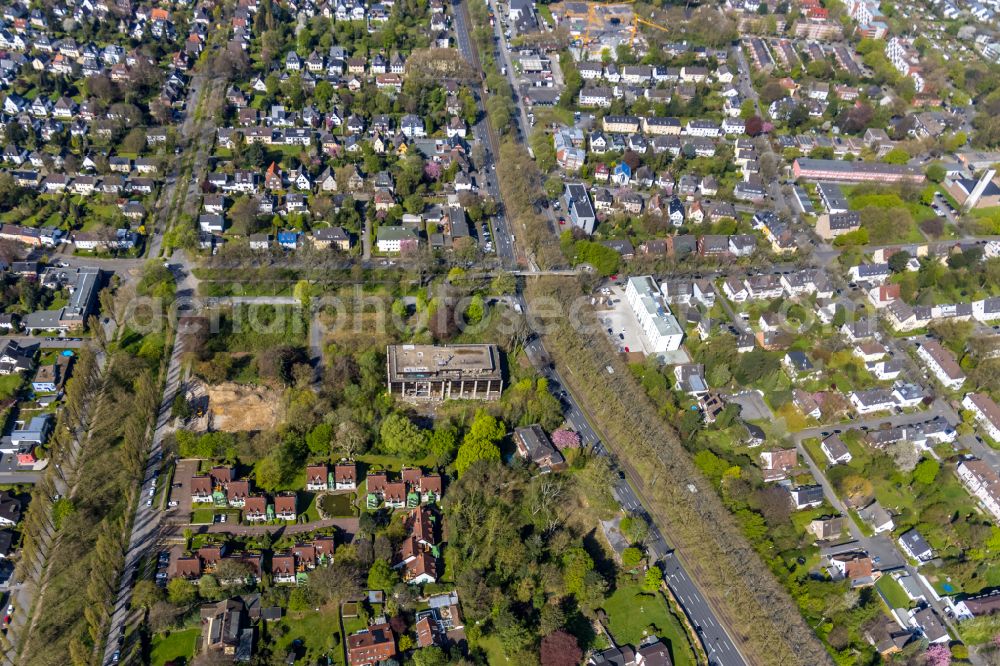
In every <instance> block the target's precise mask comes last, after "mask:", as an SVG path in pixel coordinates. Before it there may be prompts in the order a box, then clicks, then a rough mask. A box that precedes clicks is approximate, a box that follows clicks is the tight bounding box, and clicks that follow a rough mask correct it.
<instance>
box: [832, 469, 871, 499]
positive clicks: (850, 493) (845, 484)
mask: <svg viewBox="0 0 1000 666" xmlns="http://www.w3.org/2000/svg"><path fill="white" fill-rule="evenodd" d="M840 488H841V490H842V491H843V493H844V494H845V495H846V496H847V501H848V502H850V503H851V504H853V505H855V506H858V505H860V504H862V503H863V501H864V500H866V499H867V498H869V497H871V495H872V482H871V481H869V480H868V479H866V478H865V477H863V476H860V475H857V474H851V475H848V476H845V477H844V478H843V480H842V481H841V482H840Z"/></svg>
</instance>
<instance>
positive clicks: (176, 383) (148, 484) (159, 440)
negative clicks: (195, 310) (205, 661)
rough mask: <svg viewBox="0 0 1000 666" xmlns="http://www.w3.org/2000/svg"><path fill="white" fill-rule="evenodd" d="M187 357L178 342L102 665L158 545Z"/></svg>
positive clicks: (181, 287) (180, 272)
mask: <svg viewBox="0 0 1000 666" xmlns="http://www.w3.org/2000/svg"><path fill="white" fill-rule="evenodd" d="M172 270H173V271H174V275H175V277H176V278H177V283H178V290H177V296H178V297H179V298H183V297H185V296H191V295H193V294H192V293H191V289H190V286H188V285H189V284H190V283H189V282H187V280H186V278H187V273H186V272H185V271H184V269H183V267H182V266H181V265H174V266H172ZM183 354H184V345H183V344H182V343H181V340H180V339H175V341H174V345H173V348H172V350H171V353H170V362H169V364H168V365H167V378H166V384H165V386H164V390H163V398H162V400H161V401H160V406H159V408H158V410H157V414H156V425H155V428H154V430H153V441H152V444H151V446H150V452H149V458H148V459H147V461H146V469H145V472H144V474H143V482H142V486H141V491H140V494H139V499H138V501H137V502H136V507H135V516H134V518H133V521H132V532H131V534H130V536H129V542H128V548H127V550H126V551H125V566H124V568H123V570H122V575H121V578H120V579H119V583H118V591H117V593H116V595H115V605H114V609H113V610H112V612H111V621H110V623H109V627H108V640H107V644H106V645H105V649H104V658H103V661H102V663H104V664H113V663H115V662H114V659H113V657H114V654H115V652H116V651H117V650H118V642H117V639H118V636H119V634H120V632H122V631H123V630H124V628H125V626H126V623H127V620H128V614H129V606H130V601H131V598H132V584H133V578H134V577H135V575H136V570H137V568H138V566H139V564H140V563H141V561H142V557H143V555H144V554H145V553H146V551H147V550H148V549H150V548H151V547H153V546H154V545H155V544H156V541H157V537H158V535H159V531H160V521H161V519H162V518H163V514H162V511H161V510H160V507H158V506H156V502H155V500H156V499H159V497H160V494H159V493H156V494H155V495H154V496H153V499H154V502H153V504H152V505H151V506H147V504H146V502H147V500H148V499H150V489H151V488H153V487H154V485H155V483H156V481H155V480H154V478H155V477H154V475H155V474H156V473H157V471H158V470H159V467H160V462H161V460H162V458H163V446H162V445H163V438H164V436H165V435H166V433H167V425H168V424H169V422H170V410H171V407H172V405H173V400H174V395H176V394H177V390H178V389H179V387H180V380H181V366H182V364H181V358H182V356H183Z"/></svg>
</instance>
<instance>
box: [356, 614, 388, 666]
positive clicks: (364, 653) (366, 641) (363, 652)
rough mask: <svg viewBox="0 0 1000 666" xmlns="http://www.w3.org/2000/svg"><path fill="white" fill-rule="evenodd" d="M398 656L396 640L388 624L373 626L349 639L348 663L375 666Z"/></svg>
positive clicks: (357, 665)
mask: <svg viewBox="0 0 1000 666" xmlns="http://www.w3.org/2000/svg"><path fill="white" fill-rule="evenodd" d="M394 656H396V639H395V637H394V636H393V634H392V629H391V628H390V627H389V625H388V624H373V625H371V626H370V627H368V628H367V629H362V630H361V631H359V632H357V633H354V634H351V635H350V636H348V637H347V663H348V664H349V665H350V666H375V664H377V663H379V662H380V661H385V660H386V659H392V658H393V657H394Z"/></svg>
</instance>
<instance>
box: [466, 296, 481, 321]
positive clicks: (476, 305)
mask: <svg viewBox="0 0 1000 666" xmlns="http://www.w3.org/2000/svg"><path fill="white" fill-rule="evenodd" d="M484 316H486V303H484V302H483V297H482V296H480V295H479V294H475V295H474V296H473V297H472V299H471V300H470V301H469V306H468V307H467V308H466V309H465V321H467V322H468V323H469V324H470V325H473V326H475V325H476V324H478V323H480V322H481V321H482V320H483V317H484Z"/></svg>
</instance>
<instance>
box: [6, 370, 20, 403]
mask: <svg viewBox="0 0 1000 666" xmlns="http://www.w3.org/2000/svg"><path fill="white" fill-rule="evenodd" d="M23 381H24V377H22V376H21V375H19V374H17V373H12V374H9V375H0V400H6V399H7V398H12V397H14V394H15V393H17V389H19V388H21V382H23Z"/></svg>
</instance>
